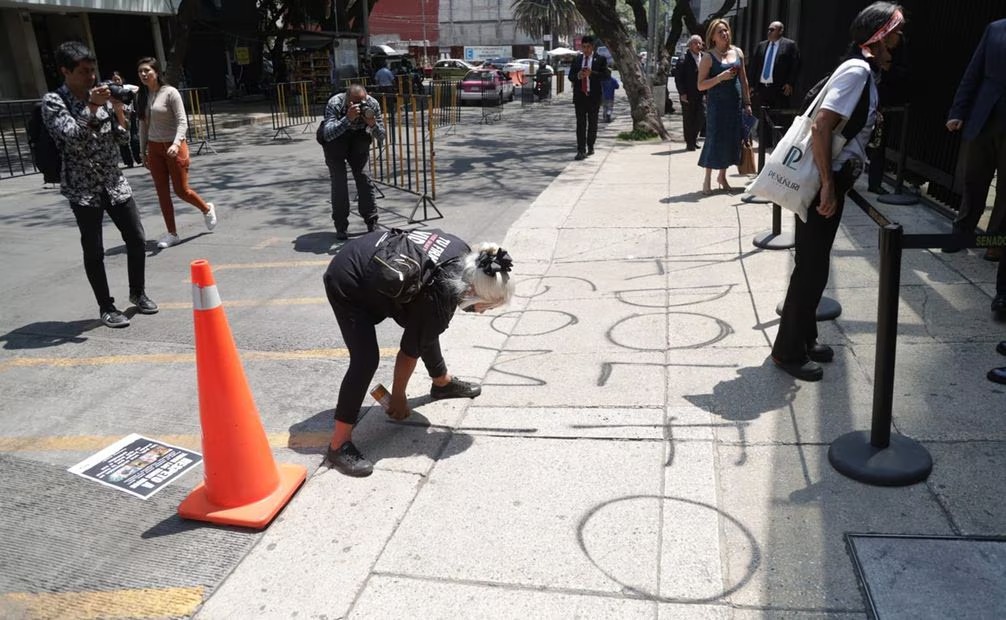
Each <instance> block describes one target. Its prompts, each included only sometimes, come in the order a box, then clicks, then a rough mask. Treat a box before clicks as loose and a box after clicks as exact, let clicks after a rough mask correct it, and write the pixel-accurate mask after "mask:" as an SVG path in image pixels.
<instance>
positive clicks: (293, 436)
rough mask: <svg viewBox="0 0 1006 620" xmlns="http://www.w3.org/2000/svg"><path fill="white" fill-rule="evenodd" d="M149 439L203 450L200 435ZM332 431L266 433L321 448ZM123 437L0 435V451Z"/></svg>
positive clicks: (280, 442)
mask: <svg viewBox="0 0 1006 620" xmlns="http://www.w3.org/2000/svg"><path fill="white" fill-rule="evenodd" d="M150 435H151V438H153V439H157V440H158V441H163V442H164V443H169V444H173V445H176V446H181V447H182V448H191V449H193V450H196V451H199V450H201V449H202V438H201V436H200V435H157V434H150ZM331 436H332V433H330V432H328V431H310V432H304V433H266V438H267V439H268V440H269V446H270V447H271V448H274V449H275V448H322V447H324V446H327V445H328V441H329V439H331ZM120 439H122V437H121V436H119V435H114V436H113V435H77V436H73V437H70V436H66V437H0V452H95V451H97V450H101V449H102V448H106V447H108V446H110V445H112V444H113V443H115V442H116V441H118V440H120Z"/></svg>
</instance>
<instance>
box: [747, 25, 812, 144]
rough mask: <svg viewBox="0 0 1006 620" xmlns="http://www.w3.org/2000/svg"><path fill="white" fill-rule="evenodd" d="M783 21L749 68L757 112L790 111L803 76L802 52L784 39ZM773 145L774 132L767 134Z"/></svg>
mask: <svg viewBox="0 0 1006 620" xmlns="http://www.w3.org/2000/svg"><path fill="white" fill-rule="evenodd" d="M783 30H784V26H783V25H782V22H772V23H771V24H769V27H768V39H767V40H765V41H762V42H761V43H759V44H758V48H757V49H756V50H755V53H754V58H752V60H751V63H750V64H749V65H748V84H751V85H752V86H753V87H754V92H753V93H752V96H753V97H754V100H755V102H754V103H755V107H756V109H758V108H761V107H768V108H777V109H778V108H788V107H789V106H790V97H791V96H792V95H793V85H794V84H796V78H797V75H798V74H799V73H800V49H799V48H798V47H797V46H796V41H794V40H793V39H787V38H786V37H784V36H782V33H783ZM767 133H768V136H769V144H768V146H771V145H772V135H771V132H767Z"/></svg>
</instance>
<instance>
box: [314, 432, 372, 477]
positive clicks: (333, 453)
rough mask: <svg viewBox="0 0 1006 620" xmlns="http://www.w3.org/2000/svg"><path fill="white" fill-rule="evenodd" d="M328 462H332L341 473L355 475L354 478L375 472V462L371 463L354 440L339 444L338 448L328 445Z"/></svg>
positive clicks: (326, 456)
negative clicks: (358, 448) (355, 444)
mask: <svg viewBox="0 0 1006 620" xmlns="http://www.w3.org/2000/svg"><path fill="white" fill-rule="evenodd" d="M325 458H327V459H328V462H329V463H331V465H332V467H333V468H334V469H336V470H338V471H339V473H341V474H344V475H346V476H353V477H354V478H364V477H366V476H369V475H370V474H372V473H374V464H373V463H371V462H370V461H368V460H367V459H366V457H364V456H363V454H361V453H360V451H359V450H357V449H356V446H354V445H353V442H352V441H347V442H346V443H344V444H342V445H341V446H339V449H338V450H335V449H333V448H332V446H329V447H328V453H327V454H326V455H325Z"/></svg>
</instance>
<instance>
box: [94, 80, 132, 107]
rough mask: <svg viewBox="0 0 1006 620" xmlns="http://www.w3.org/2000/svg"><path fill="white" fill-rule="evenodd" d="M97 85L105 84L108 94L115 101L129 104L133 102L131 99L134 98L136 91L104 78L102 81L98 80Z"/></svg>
mask: <svg viewBox="0 0 1006 620" xmlns="http://www.w3.org/2000/svg"><path fill="white" fill-rule="evenodd" d="M98 86H107V87H108V93H109V96H111V97H112V99H115V100H116V101H118V102H120V103H123V104H125V105H129V104H131V103H133V99H135V98H136V93H135V92H133V91H131V90H129V89H128V88H126V87H125V86H123V85H121V84H116V83H115V82H113V81H111V80H105V81H104V82H99V83H98Z"/></svg>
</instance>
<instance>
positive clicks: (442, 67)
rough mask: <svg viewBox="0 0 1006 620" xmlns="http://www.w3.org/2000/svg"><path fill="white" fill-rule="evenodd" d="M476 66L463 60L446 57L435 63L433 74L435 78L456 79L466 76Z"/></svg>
mask: <svg viewBox="0 0 1006 620" xmlns="http://www.w3.org/2000/svg"><path fill="white" fill-rule="evenodd" d="M474 68H475V67H473V66H472V65H470V64H468V63H467V62H465V61H463V60H459V59H457V58H445V59H444V60H438V61H437V62H436V63H435V64H434V65H433V71H432V76H433V79H434V80H456V79H459V78H463V77H465V76H466V75H468V74H469V73H470V72H471V71H472V69H474Z"/></svg>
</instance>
